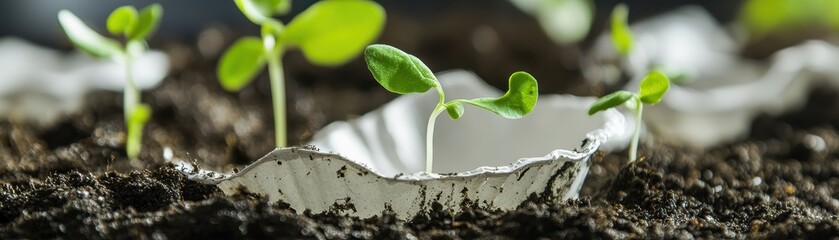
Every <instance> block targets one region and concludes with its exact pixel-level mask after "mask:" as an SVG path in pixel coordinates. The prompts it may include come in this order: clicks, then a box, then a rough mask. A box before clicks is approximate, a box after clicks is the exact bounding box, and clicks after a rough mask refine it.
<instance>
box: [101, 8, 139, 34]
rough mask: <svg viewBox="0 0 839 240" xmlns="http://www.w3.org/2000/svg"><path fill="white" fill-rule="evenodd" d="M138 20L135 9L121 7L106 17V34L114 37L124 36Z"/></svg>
mask: <svg viewBox="0 0 839 240" xmlns="http://www.w3.org/2000/svg"><path fill="white" fill-rule="evenodd" d="M138 18H139V17H138V14H137V9H136V8H134V7H132V6H122V7H119V8H117V9H114V11H113V12H111V15H110V16H108V21H107V27H108V32H111V34H114V35H122V34H126V33H127V32H128V30H129V29H134V26H136V25H137V21H138Z"/></svg>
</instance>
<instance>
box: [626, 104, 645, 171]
mask: <svg viewBox="0 0 839 240" xmlns="http://www.w3.org/2000/svg"><path fill="white" fill-rule="evenodd" d="M633 100H635V133H634V134H632V141H631V142H630V143H629V162H630V163H631V162H634V161H635V160H636V157H637V156H638V139H640V138H641V123H642V122H643V120H642V119H641V114H642V113H643V112H644V105H643V103H642V102H641V99H640V98H638V97H637V96H636V97H634V98H633Z"/></svg>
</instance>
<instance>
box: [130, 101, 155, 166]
mask: <svg viewBox="0 0 839 240" xmlns="http://www.w3.org/2000/svg"><path fill="white" fill-rule="evenodd" d="M149 118H151V107H149V106H148V105H146V104H138V105H137V106H136V107H134V111H132V112H131V116H130V117H129V118H128V136H127V137H126V143H125V151H126V153H127V154H128V157H130V158H136V157H137V156H138V155H140V148H141V146H142V144H143V126H144V125H146V122H148V121H149Z"/></svg>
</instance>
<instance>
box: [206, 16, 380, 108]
mask: <svg viewBox="0 0 839 240" xmlns="http://www.w3.org/2000/svg"><path fill="white" fill-rule="evenodd" d="M236 5H237V6H239V9H240V10H241V11H242V12H243V13H244V14H245V16H247V17H248V19H250V20H251V21H252V22H254V23H256V24H260V25H262V30H263V31H262V32H263V38H257V37H244V38H242V39H239V40H238V41H237V42H236V43H234V44H233V45H232V46H231V47H230V48H229V49H228V50H227V52H226V53H225V54H224V55H223V56H222V58H221V61H220V62H219V68H218V76H219V80H220V82H221V84H222V86H223V87H224V88H225V89H227V90H230V91H238V90H239V89H241V88H242V87H244V86H245V85H247V84H248V83H250V81H252V80H253V78H254V76H256V75H257V74H258V73H260V72H261V71H262V69H263V68H264V67H265V62H266V60H267V59H268V58H269V57H273V56H271V55H270V54H282V52H283V51H284V49H286V48H289V47H297V48H300V50H301V51H302V52H303V55H304V56H306V58H307V59H309V61H310V62H312V63H314V64H317V65H321V66H335V65H339V64H342V63H344V62H346V61H349V60H350V59H352V57H354V56H356V55H358V54H359V53H360V52H361V50H362V49H364V47H365V46H366V45H367V44H369V43H370V42H372V41H373V40H374V39H375V38H376V37H377V36H378V35H379V33H380V32H381V29H382V27H383V26H384V21H385V12H384V9H383V8H382V7H381V6H379V5H378V4H376V3H375V2H372V1H367V0H323V1H319V2H317V3H315V4H313V5H312V6H311V7H309V8H308V9H306V10H305V11H303V12H302V13H300V14H299V15H298V16H296V17H295V18H294V19H292V20H291V22H290V23H289V24H288V25H287V26H283V25H282V24H281V23H280V22H279V21H277V20H275V19H272V18H271V17H270V16H271V15H273V14H277V13H284V12H287V11H288V9H289V7H288V6H290V5H289V1H288V0H285V1H283V0H236ZM266 37H269V38H270V39H267V40H266V39H265V38H266ZM266 41H269V42H266Z"/></svg>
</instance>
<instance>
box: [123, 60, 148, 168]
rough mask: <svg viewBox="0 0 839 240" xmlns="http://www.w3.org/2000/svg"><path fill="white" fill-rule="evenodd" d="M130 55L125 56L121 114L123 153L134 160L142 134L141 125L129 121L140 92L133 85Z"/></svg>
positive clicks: (138, 100) (138, 102) (138, 101)
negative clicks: (123, 123)
mask: <svg viewBox="0 0 839 240" xmlns="http://www.w3.org/2000/svg"><path fill="white" fill-rule="evenodd" d="M131 60H132V59H131V54H128V53H126V54H125V91H124V92H123V99H122V101H123V114H124V115H125V131H126V138H125V151H126V154H127V155H128V158H130V159H132V160H133V159H136V158H137V155H139V153H140V145H141V144H140V143H139V141H142V140H140V136H141V135H142V134H143V128H142V125H140V127H139V128H138V127H136V126H132V124H131V119H132V116H131V115H132V114H134V111H135V109H136V108H137V105H138V104H140V91H139V89H137V86H136V85H135V84H134V76H133V74H132V71H131V62H132V61H131Z"/></svg>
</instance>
